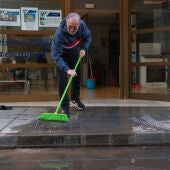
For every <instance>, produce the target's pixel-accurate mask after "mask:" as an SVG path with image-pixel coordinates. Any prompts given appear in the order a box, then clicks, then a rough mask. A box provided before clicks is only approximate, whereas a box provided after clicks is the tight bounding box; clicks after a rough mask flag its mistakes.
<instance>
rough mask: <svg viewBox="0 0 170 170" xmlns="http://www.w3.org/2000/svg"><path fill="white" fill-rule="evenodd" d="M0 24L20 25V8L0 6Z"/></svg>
mask: <svg viewBox="0 0 170 170" xmlns="http://www.w3.org/2000/svg"><path fill="white" fill-rule="evenodd" d="M0 25H2V26H20V9H2V8H0Z"/></svg>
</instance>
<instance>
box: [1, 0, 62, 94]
mask: <svg viewBox="0 0 170 170" xmlns="http://www.w3.org/2000/svg"><path fill="white" fill-rule="evenodd" d="M0 6H1V8H0V95H23V94H24V95H32V94H33V95H34V94H52V95H54V94H57V91H56V89H57V83H56V81H57V78H56V68H55V64H54V63H53V61H52V59H51V54H50V44H51V40H52V38H53V35H54V32H55V30H56V29H57V27H58V25H59V23H60V21H61V19H62V17H63V8H64V7H63V1H61V0H50V1H46V0H38V1H31V0H28V1H22V0H13V1H10V0H0Z"/></svg>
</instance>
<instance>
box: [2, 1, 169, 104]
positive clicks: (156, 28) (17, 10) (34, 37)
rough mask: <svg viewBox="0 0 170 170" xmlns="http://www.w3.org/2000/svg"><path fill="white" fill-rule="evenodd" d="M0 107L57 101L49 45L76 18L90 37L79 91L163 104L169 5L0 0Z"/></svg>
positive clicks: (166, 88) (166, 90)
mask: <svg viewBox="0 0 170 170" xmlns="http://www.w3.org/2000/svg"><path fill="white" fill-rule="evenodd" d="M0 6H1V8H0V96H1V97H0V101H1V102H7V101H24V102H26V101H49V100H58V93H57V74H56V68H55V65H54V63H53V61H52V60H51V56H50V42H51V40H52V38H53V35H54V32H55V30H56V29H57V26H58V25H59V23H60V21H61V19H62V18H64V17H65V16H66V15H67V14H68V13H69V12H71V11H76V12H78V13H79V14H80V15H81V17H82V19H84V20H85V21H86V22H87V24H88V26H89V28H90V29H91V31H92V39H93V40H92V45H91V46H90V48H89V51H88V56H87V58H86V59H84V60H83V63H82V65H83V70H82V77H83V80H82V86H84V82H85V80H86V79H87V78H88V76H89V74H90V73H91V70H90V69H89V66H88V63H89V62H88V58H89V57H90V58H91V64H92V68H93V72H94V75H95V78H97V80H98V81H97V84H96V85H97V86H100V87H105V88H107V87H110V86H115V87H118V89H119V91H120V95H119V98H123V99H129V98H132V99H148V100H164V101H165V100H166V101H170V94H169V93H170V61H169V58H170V57H169V49H170V48H169V47H168V46H169V30H170V27H169V23H170V22H169V13H170V12H169V10H170V2H169V0H126V1H124V0H120V1H117V0H113V1H111V2H110V1H109V2H108V3H107V4H106V3H105V1H103V0H95V1H93V2H92V1H87V0H86V1H85V0H82V1H80V2H79V1H78V0H48V1H47V0H38V1H32V0H24V1H23V0H13V1H12V2H11V1H9V0H0Z"/></svg>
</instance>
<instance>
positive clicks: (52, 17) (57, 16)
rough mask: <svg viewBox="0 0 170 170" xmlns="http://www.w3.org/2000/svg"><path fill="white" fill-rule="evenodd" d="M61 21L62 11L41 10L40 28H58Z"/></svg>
mask: <svg viewBox="0 0 170 170" xmlns="http://www.w3.org/2000/svg"><path fill="white" fill-rule="evenodd" d="M61 19H62V17H61V10H39V27H58V26H59V24H60V22H61Z"/></svg>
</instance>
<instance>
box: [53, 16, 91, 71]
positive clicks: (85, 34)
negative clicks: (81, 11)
mask: <svg viewBox="0 0 170 170" xmlns="http://www.w3.org/2000/svg"><path fill="white" fill-rule="evenodd" d="M80 40H81V49H83V50H85V51H87V49H88V47H89V45H90V43H91V32H90V30H89V29H88V27H87V25H86V24H85V22H84V21H83V20H81V21H80V26H79V28H78V30H77V32H76V33H75V34H73V35H71V34H69V33H68V31H67V27H66V19H63V20H62V22H61V23H60V26H59V27H58V28H57V30H56V32H55V34H54V38H53V40H52V43H51V57H52V59H53V61H54V62H55V64H56V65H57V67H58V68H59V69H61V70H64V71H65V72H66V71H67V70H68V66H67V65H66V63H65V62H64V60H63V57H64V55H65V54H72V53H73V51H74V50H78V48H79V46H80Z"/></svg>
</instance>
